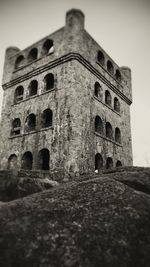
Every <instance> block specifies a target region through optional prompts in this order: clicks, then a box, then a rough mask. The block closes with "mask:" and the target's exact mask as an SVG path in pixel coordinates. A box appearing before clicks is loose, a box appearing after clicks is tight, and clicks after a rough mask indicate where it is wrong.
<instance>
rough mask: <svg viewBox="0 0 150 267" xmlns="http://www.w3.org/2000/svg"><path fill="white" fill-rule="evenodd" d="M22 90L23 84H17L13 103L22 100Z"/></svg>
mask: <svg viewBox="0 0 150 267" xmlns="http://www.w3.org/2000/svg"><path fill="white" fill-rule="evenodd" d="M23 92H24V88H23V86H21V85H20V86H18V87H17V88H16V91H15V103H17V102H19V101H21V100H23Z"/></svg>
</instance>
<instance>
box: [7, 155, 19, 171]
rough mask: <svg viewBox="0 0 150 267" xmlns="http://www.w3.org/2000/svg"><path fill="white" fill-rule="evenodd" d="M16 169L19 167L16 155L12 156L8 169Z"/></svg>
mask: <svg viewBox="0 0 150 267" xmlns="http://www.w3.org/2000/svg"><path fill="white" fill-rule="evenodd" d="M16 167H17V156H16V155H15V154H12V155H10V157H9V158H8V169H16Z"/></svg>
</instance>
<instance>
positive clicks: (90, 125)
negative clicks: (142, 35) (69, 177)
mask: <svg viewBox="0 0 150 267" xmlns="http://www.w3.org/2000/svg"><path fill="white" fill-rule="evenodd" d="M2 86H3V90H4V95H3V106H2V116H1V138H0V164H1V166H0V167H1V169H6V168H17V169H20V168H21V169H33V170H50V171H55V170H59V169H61V170H63V171H64V172H65V173H78V174H79V173H80V174H82V173H87V172H94V170H97V171H98V170H100V169H102V168H111V167H115V166H120V165H123V166H126V165H132V145H131V128H130V104H131V103H132V92H131V91H132V90H131V71H130V69H129V68H128V67H121V68H120V67H119V66H118V65H117V64H116V63H115V62H114V61H113V60H112V58H111V57H110V56H109V55H108V54H107V53H106V52H105V51H104V50H103V49H102V48H101V46H100V45H99V44H97V42H96V41H95V40H94V39H93V38H92V37H91V36H90V35H89V33H87V31H86V30H85V29H84V14H83V13H82V12H81V11H80V10H77V9H72V10H70V11H68V12H67V14H66V23H65V26H64V27H63V28H61V29H59V30H58V31H56V32H54V33H53V34H51V35H49V36H47V37H45V38H43V39H42V40H40V41H38V42H37V43H34V44H33V45H31V46H30V47H27V48H26V49H24V50H22V51H20V50H19V49H18V48H16V47H9V48H7V49H6V54H5V63H4V71H3V85H2Z"/></svg>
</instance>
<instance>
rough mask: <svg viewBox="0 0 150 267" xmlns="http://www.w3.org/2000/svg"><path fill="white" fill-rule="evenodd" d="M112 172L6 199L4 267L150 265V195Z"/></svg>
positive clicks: (1, 239)
mask: <svg viewBox="0 0 150 267" xmlns="http://www.w3.org/2000/svg"><path fill="white" fill-rule="evenodd" d="M120 174H121V175H122V176H124V175H125V173H123V172H122V173H121V172H120ZM112 175H113V174H107V178H106V177H103V176H102V175H101V177H98V178H93V179H90V180H87V181H82V182H79V181H78V182H71V183H68V184H62V185H60V186H58V187H55V188H53V189H51V190H48V191H45V192H42V193H37V194H34V195H32V196H30V197H26V198H23V199H20V200H16V201H12V202H10V203H8V204H3V205H2V206H1V207H0V229H1V231H0V248H1V253H0V266H2V267H16V266H21V267H30V266H32V267H36V266H40V267H53V266H59V267H61V266H63V267H78V266H79V267H98V266H104V267H112V266H115V267H120V266H123V267H133V266H134V267H148V266H149V262H150V253H149V251H150V226H149V222H150V197H149V195H147V194H145V193H143V192H137V191H135V190H134V189H133V188H130V187H129V186H126V185H124V184H123V183H120V182H118V181H116V180H114V179H110V178H109V176H110V177H112ZM118 175H119V173H118ZM137 175H138V174H137ZM138 177H139V179H140V174H139V175H138Z"/></svg>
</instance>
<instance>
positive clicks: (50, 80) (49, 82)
mask: <svg viewBox="0 0 150 267" xmlns="http://www.w3.org/2000/svg"><path fill="white" fill-rule="evenodd" d="M44 82H45V90H46V91H48V90H51V89H53V88H54V75H53V74H52V73H49V74H47V75H46V76H45V77H44Z"/></svg>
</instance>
